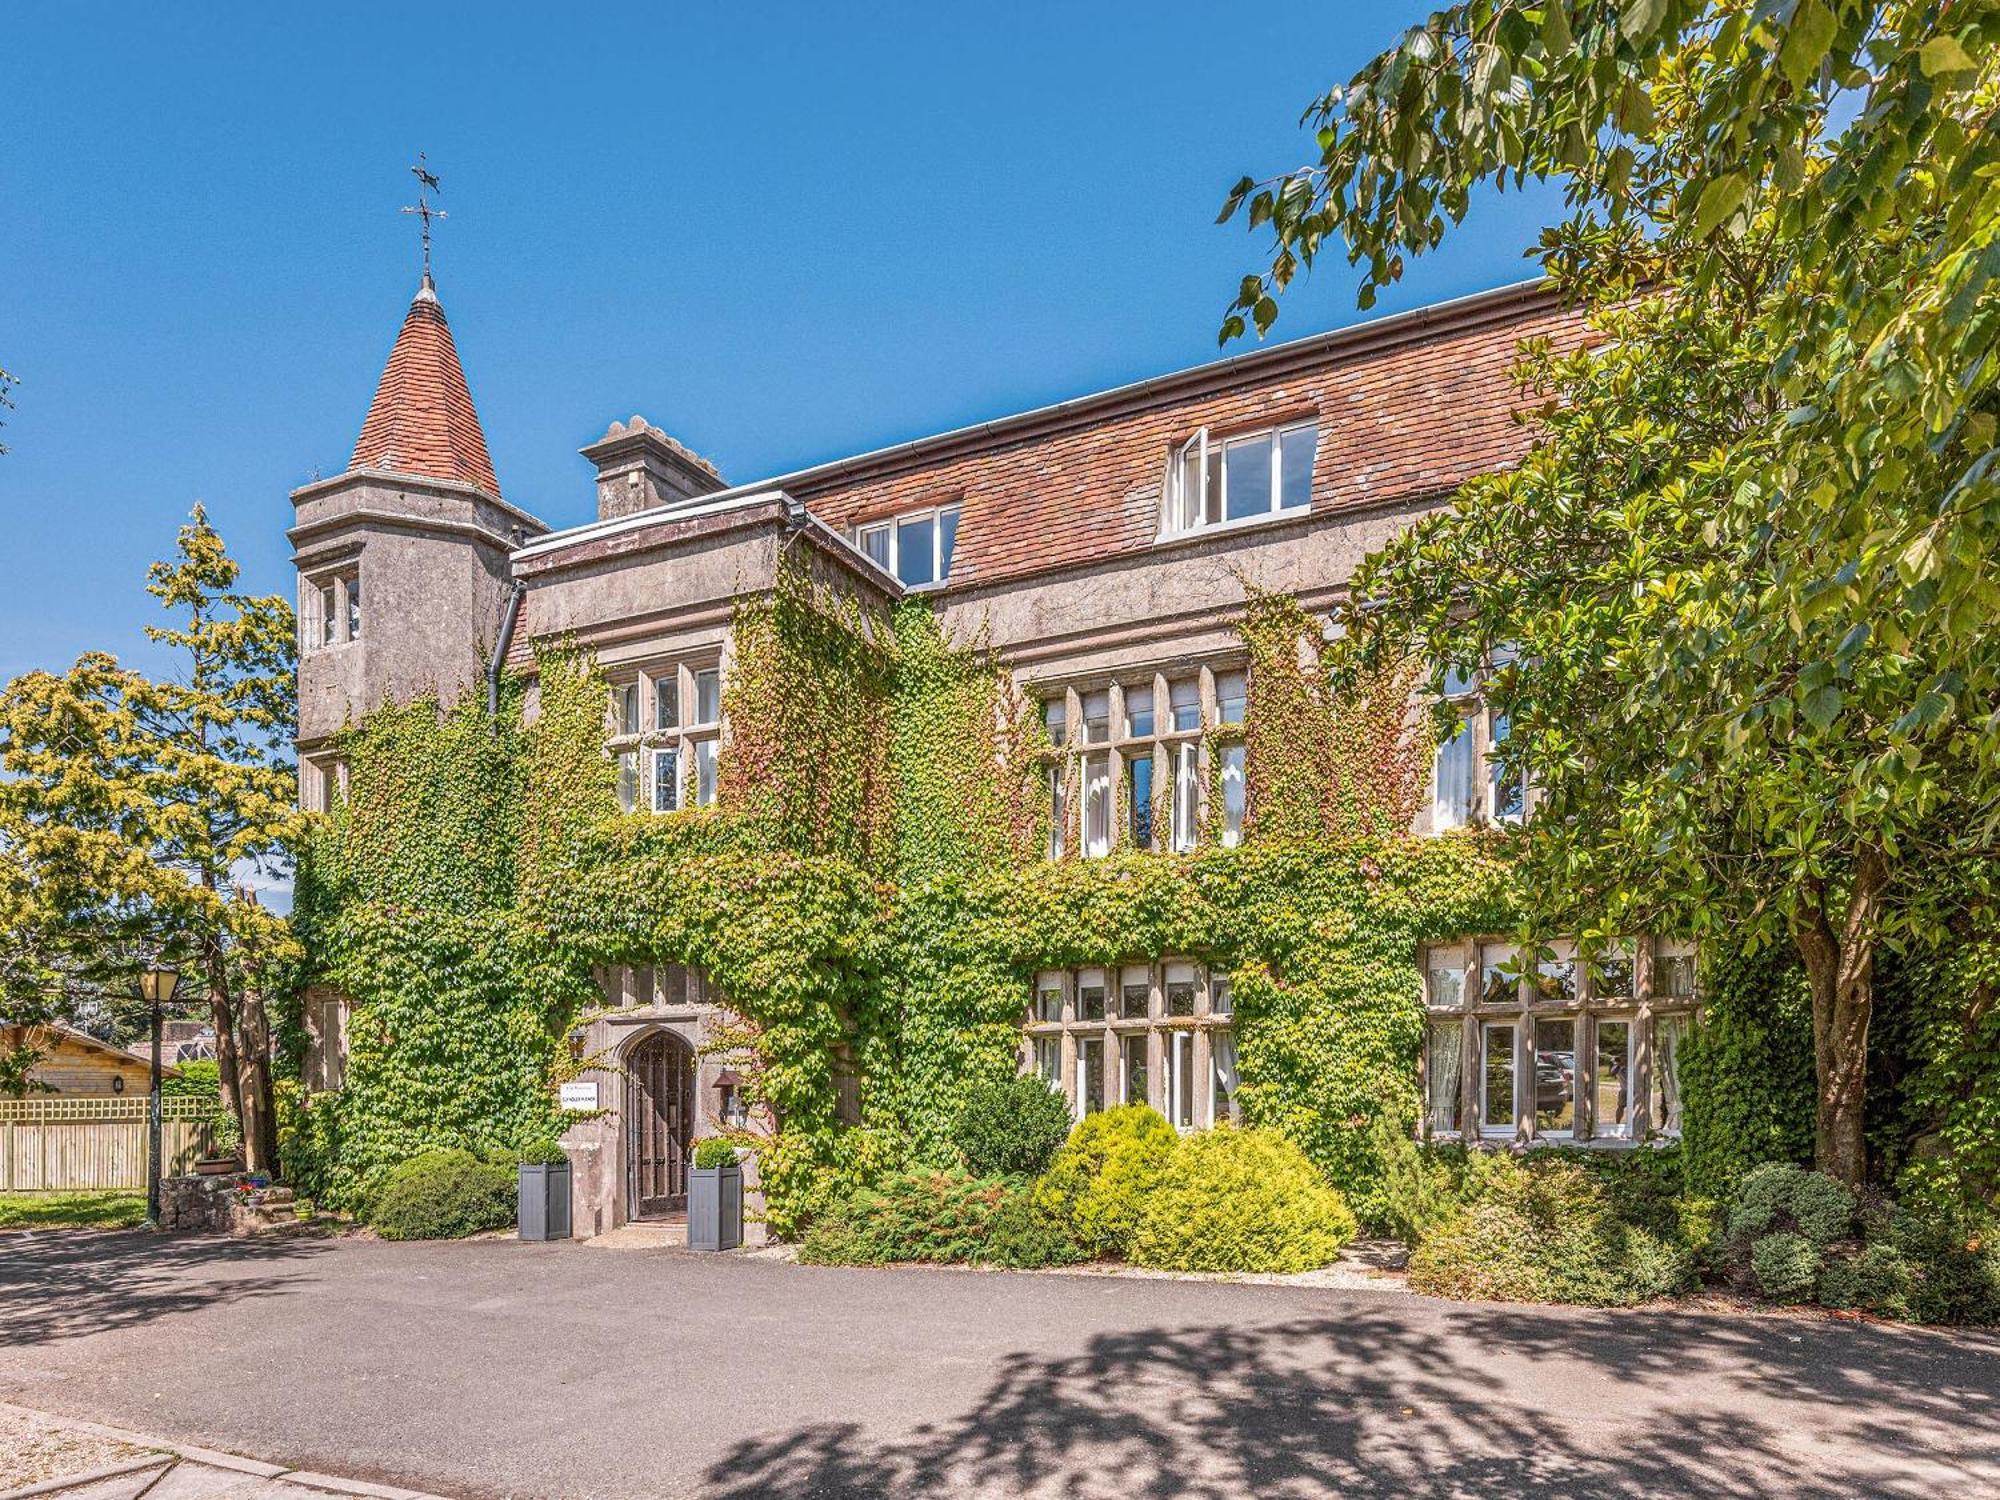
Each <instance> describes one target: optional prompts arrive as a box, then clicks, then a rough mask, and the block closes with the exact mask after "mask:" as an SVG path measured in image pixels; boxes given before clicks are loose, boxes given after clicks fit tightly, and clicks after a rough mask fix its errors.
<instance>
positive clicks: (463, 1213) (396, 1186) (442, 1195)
mask: <svg viewBox="0 0 2000 1500" xmlns="http://www.w3.org/2000/svg"><path fill="white" fill-rule="evenodd" d="M516 1190H517V1177H516V1173H515V1170H514V1168H513V1167H512V1166H510V1165H504V1164H502V1163H499V1162H492V1161H487V1160H485V1159H483V1158H481V1157H477V1156H474V1155H473V1154H472V1153H471V1152H470V1151H427V1152H425V1153H424V1154H423V1155H421V1156H413V1157H411V1158H410V1159H409V1160H407V1161H404V1162H399V1163H397V1164H396V1165H395V1166H394V1167H391V1168H390V1169H389V1172H388V1174H387V1175H386V1176H385V1177H384V1179H383V1182H382V1188H381V1191H380V1192H378V1193H376V1194H375V1195H374V1201H373V1202H372V1203H371V1204H370V1207H369V1214H368V1223H369V1226H370V1227H371V1228H373V1229H374V1231H375V1232H376V1233H377V1234H379V1235H381V1236H382V1238H383V1239H385V1240H453V1239H462V1238H464V1237H465V1236H466V1235H468V1234H479V1233H481V1232H483V1231H485V1230H488V1229H505V1228H506V1227H507V1226H508V1225H510V1224H512V1223H513V1222H514V1210H515V1203H516Z"/></svg>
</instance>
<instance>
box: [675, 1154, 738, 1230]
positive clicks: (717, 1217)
mask: <svg viewBox="0 0 2000 1500" xmlns="http://www.w3.org/2000/svg"><path fill="white" fill-rule="evenodd" d="M742 1243H743V1165H742V1163H741V1162H731V1163H730V1164H729V1165H728V1166H726V1167H690V1168H689V1169H688V1249H690V1250H734V1249H735V1248H736V1247H737V1246H738V1245H740V1244H742Z"/></svg>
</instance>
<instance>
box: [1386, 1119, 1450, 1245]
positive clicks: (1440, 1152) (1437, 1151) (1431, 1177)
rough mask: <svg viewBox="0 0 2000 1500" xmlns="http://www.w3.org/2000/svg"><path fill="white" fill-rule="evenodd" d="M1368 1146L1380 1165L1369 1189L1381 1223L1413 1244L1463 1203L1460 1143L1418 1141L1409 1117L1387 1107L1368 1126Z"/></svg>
mask: <svg viewBox="0 0 2000 1500" xmlns="http://www.w3.org/2000/svg"><path fill="white" fill-rule="evenodd" d="M1368 1144H1369V1148H1370V1149H1371V1150H1372V1151H1373V1152H1374V1153H1375V1158H1376V1160H1377V1161H1379V1162H1380V1163H1381V1165H1382V1179H1381V1182H1380V1183H1379V1184H1378V1185H1377V1187H1376V1191H1375V1197H1376V1202H1377V1203H1378V1205H1379V1206H1380V1211H1381V1215H1382V1219H1383V1221H1384V1223H1383V1227H1384V1228H1386V1229H1387V1230H1388V1231H1389V1232H1390V1233H1391V1234H1393V1235H1395V1236H1396V1237H1397V1238H1398V1239H1400V1240H1402V1241H1403V1242H1404V1243H1405V1244H1409V1245H1415V1244H1419V1243H1421V1242H1422V1241H1423V1239H1424V1237H1425V1236H1426V1235H1428V1234H1430V1233H1432V1232H1433V1231H1434V1230H1437V1229H1441V1228H1443V1227H1444V1226H1445V1225H1446V1224H1448V1223H1450V1222H1451V1221H1452V1219H1454V1218H1456V1217H1457V1216H1458V1214H1459V1213H1460V1212H1461V1211H1462V1210H1463V1209H1464V1207H1465V1190H1464V1178H1465V1148H1464V1147H1462V1146H1430V1145H1422V1144H1419V1143H1418V1142H1417V1140H1416V1139H1415V1138H1414V1137H1413V1136H1412V1135H1411V1134H1410V1125H1409V1121H1408V1120H1406V1119H1403V1118H1400V1117H1398V1116H1397V1115H1396V1114H1394V1113H1393V1112H1390V1111H1386V1110H1385V1111H1384V1112H1383V1113H1381V1114H1379V1115H1377V1116H1376V1117H1375V1120H1374V1123H1373V1124H1371V1125H1370V1126H1369V1141H1368Z"/></svg>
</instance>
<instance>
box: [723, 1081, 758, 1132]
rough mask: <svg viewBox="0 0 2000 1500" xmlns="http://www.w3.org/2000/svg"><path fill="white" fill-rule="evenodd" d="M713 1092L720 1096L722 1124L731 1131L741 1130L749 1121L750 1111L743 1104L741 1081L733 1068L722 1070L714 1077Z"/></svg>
mask: <svg viewBox="0 0 2000 1500" xmlns="http://www.w3.org/2000/svg"><path fill="white" fill-rule="evenodd" d="M715 1091H716V1093H718V1094H720V1095H721V1096H722V1099H721V1105H722V1109H721V1113H722V1123H723V1124H725V1125H727V1126H728V1127H729V1128H730V1129H731V1130H741V1129H742V1128H743V1127H744V1126H745V1125H746V1124H748V1123H749V1120H750V1110H749V1108H748V1106H746V1105H745V1104H744V1102H743V1080H742V1079H741V1078H739V1077H738V1076H737V1074H736V1070H735V1069H734V1068H724V1069H723V1070H722V1071H721V1072H720V1073H718V1074H716V1075H715Z"/></svg>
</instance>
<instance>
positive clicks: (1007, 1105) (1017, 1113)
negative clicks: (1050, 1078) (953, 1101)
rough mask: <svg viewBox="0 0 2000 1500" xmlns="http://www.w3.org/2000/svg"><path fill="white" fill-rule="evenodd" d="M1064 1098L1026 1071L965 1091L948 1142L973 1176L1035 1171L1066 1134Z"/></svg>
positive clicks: (1044, 1168)
mask: <svg viewBox="0 0 2000 1500" xmlns="http://www.w3.org/2000/svg"><path fill="white" fill-rule="evenodd" d="M1069 1129H1070V1115H1069V1101H1068V1100H1066V1099H1065V1098H1063V1096H1062V1095H1061V1094H1058V1093H1057V1092H1056V1091H1055V1090H1054V1089H1052V1088H1050V1087H1049V1086H1048V1085H1047V1084H1046V1083H1044V1082H1043V1081H1042V1080H1041V1079H1039V1078H1037V1077H1035V1076H1033V1075H1032V1074H1023V1075H1021V1076H1018V1077H1014V1078H1009V1079H1007V1080H1005V1081H1004V1082H1001V1083H982V1084H978V1085H976V1086H974V1088H973V1089H972V1091H971V1092H970V1093H969V1094H967V1095H966V1096H965V1103H964V1105H963V1106H962V1107H961V1108H960V1109H959V1112H958V1118H957V1119H956V1120H954V1121H953V1122H952V1129H951V1142H952V1144H953V1145H954V1146H956V1147H957V1148H958V1154H959V1155H960V1156H962V1157H963V1158H964V1159H965V1169H966V1170H967V1171H968V1172H970V1173H972V1174H973V1176H975V1177H1039V1176H1041V1175H1042V1173H1044V1172H1046V1171H1047V1170H1048V1168H1049V1163H1050V1161H1052V1160H1053V1159H1054V1158H1055V1154H1056V1152H1058V1151H1060V1150H1061V1149H1062V1145H1063V1142H1064V1141H1066V1140H1068V1139H1069Z"/></svg>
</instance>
